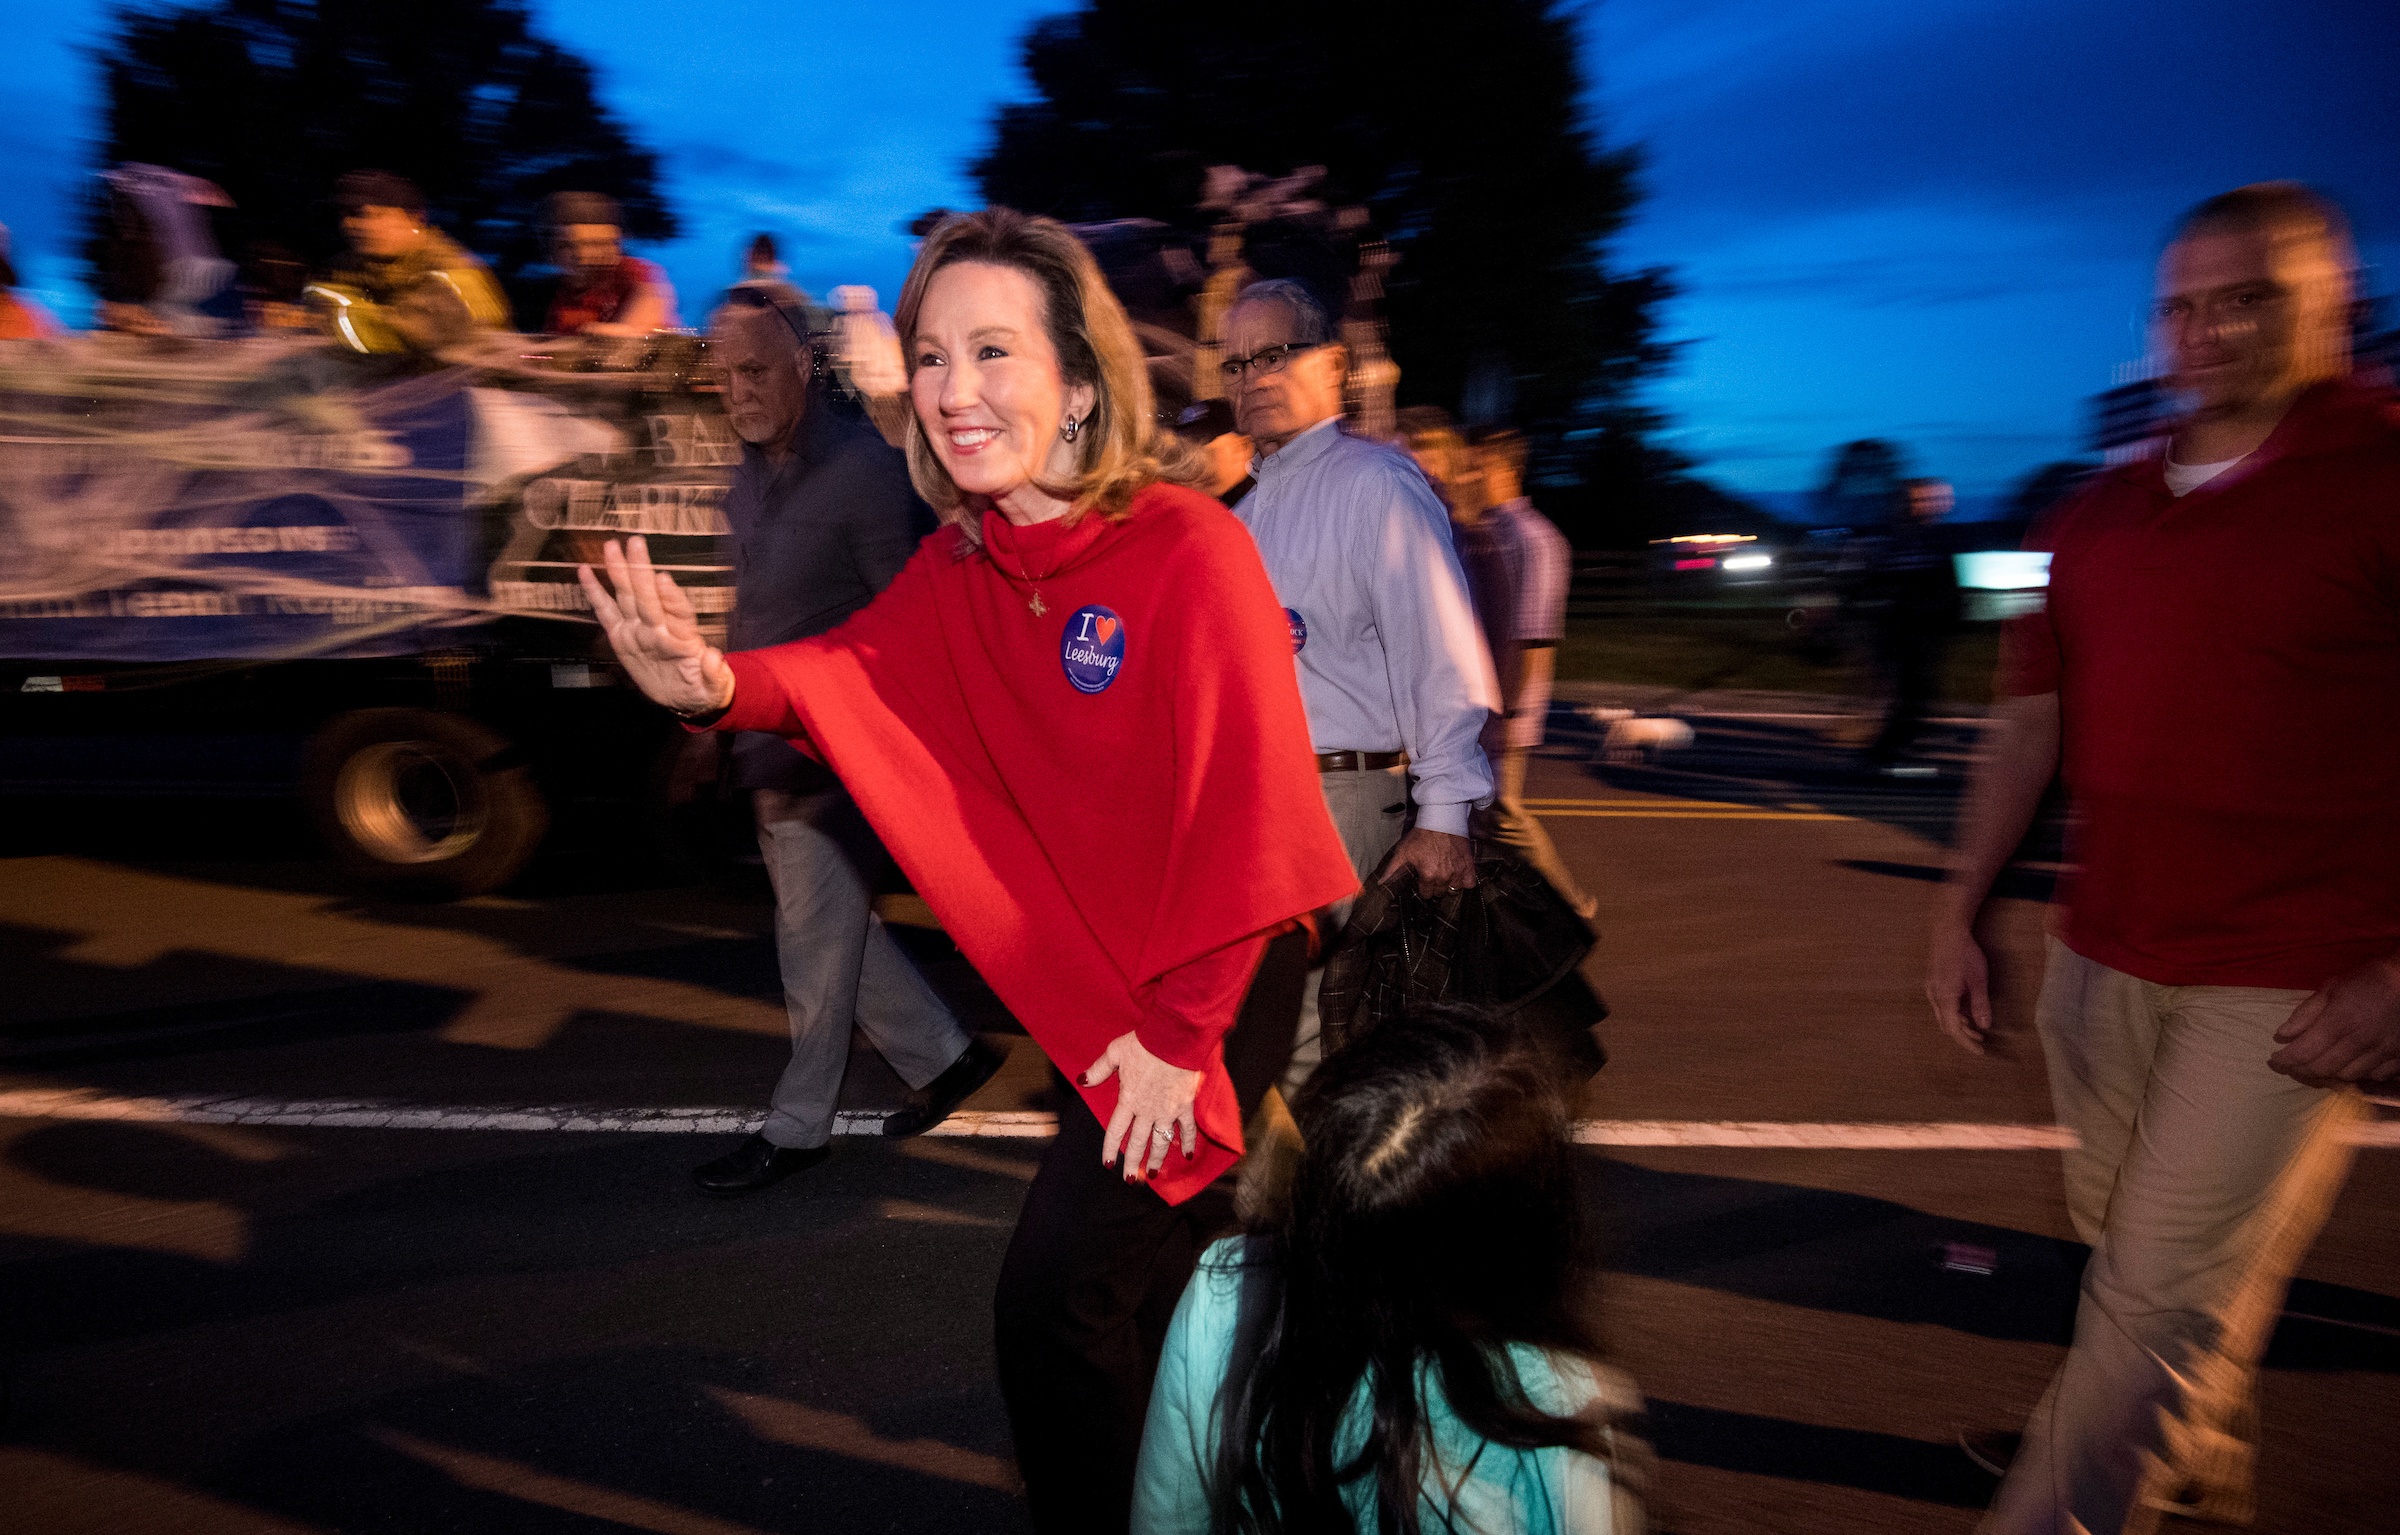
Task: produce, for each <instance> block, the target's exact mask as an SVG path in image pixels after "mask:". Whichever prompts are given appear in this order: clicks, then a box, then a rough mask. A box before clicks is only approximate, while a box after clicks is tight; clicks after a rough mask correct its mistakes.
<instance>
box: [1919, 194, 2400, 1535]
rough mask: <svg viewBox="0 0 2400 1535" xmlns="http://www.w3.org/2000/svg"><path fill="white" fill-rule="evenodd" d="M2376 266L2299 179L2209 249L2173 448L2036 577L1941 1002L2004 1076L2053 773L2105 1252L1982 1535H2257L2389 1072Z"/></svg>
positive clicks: (1963, 869)
mask: <svg viewBox="0 0 2400 1535" xmlns="http://www.w3.org/2000/svg"><path fill="white" fill-rule="evenodd" d="M2354 265H2355V258H2354V257H2353V255H2352V253H2351V249H2350V242H2349V236H2348V232H2347V229H2346V226H2345V224H2344V221H2343V219H2342V216H2341V213H2340V211H2339V210H2338V209H2336V208H2334V207H2333V206H2332V205H2331V204H2330V203H2328V202H2326V201H2325V200H2324V199H2323V198H2320V197H2318V196H2317V195H2316V194H2314V193H2312V192H2310V191H2308V190H2307V189H2306V188H2303V187H2300V186H2298V185H2296V184H2293V183H2289V182H2275V183H2266V184H2261V185H2258V186H2250V187H2243V188H2241V189H2239V190H2237V191H2233V192H2228V193H2226V194H2224V195H2223V196H2220V197H2216V198H2212V199H2210V200H2209V201H2208V202H2205V203H2202V204H2201V205H2200V206H2199V207H2198V208H2196V209H2194V210H2192V212H2190V213H2189V214H2187V215H2185V217H2184V219H2183V221H2182V223H2181V224H2180V225H2179V226H2178V230H2177V233H2176V236H2175V239H2174V241H2173V243H2172V244H2171V245H2169V247H2168V248H2167V251H2166V253H2165V255H2164V256H2163V258H2162V259H2161V260H2160V263H2159V279H2158V296H2159V298H2158V305H2157V309H2156V315H2155V318H2156V325H2157V335H2158V342H2159V346H2160V351H2161V353H2162V355H2163V356H2164V358H2165V360H2166V361H2167V363H2168V364H2169V366H2170V368H2171V370H2172V372H2171V377H2170V378H2169V380H2168V382H2169V383H2170V385H2171V386H2172V387H2173V389H2174V390H2175V392H2176V393H2177V394H2178V395H2179V396H2180V397H2181V399H2182V402H2183V404H2184V406H2185V411H2184V414H2182V415H2181V416H2179V417H2178V418H2177V419H2176V421H2175V423H2174V426H2173V431H2172V435H2171V436H2170V437H2169V438H2167V439H2166V442H2165V445H2164V448H2163V451H2160V452H2158V453H2155V454H2154V455H2153V456H2151V457H2149V458H2147V459H2145V460H2143V461H2141V462H2138V463H2132V464H2126V465H2123V466H2120V467H2118V468H2116V469H2113V470H2110V471H2108V472H2106V473H2104V474H2102V475H2100V476H2099V477H2098V478H2097V479H2096V480H2095V481H2094V482H2093V484H2092V485H2091V486H2090V487H2089V488H2088V489H2087V490H2086V491H2084V492H2083V493H2082V494H2081V495H2079V496H2078V497H2076V498H2075V499H2074V500H2073V501H2071V502H2069V503H2068V504H2067V505H2066V506H2065V507H2063V508H2062V509H2060V510H2059V511H2058V512H2057V513H2055V514H2054V515H2053V516H2052V517H2050V518H2049V519H2047V520H2046V522H2045V524H2044V525H2043V526H2042V527H2041V528H2039V529H2038V530H2037V531H2036V534H2035V536H2034V538H2033V540H2032V543H2031V547H2034V548H2038V549H2046V550H2048V551H2050V552H2051V575H2050V600H2049V605H2048V610H2047V612H2045V613H2042V614H2038V615H2035V616H2033V617H2030V618H2025V619H2020V620H2016V621H2014V622H2013V623H2012V624H2011V626H2010V631H2009V633H2008V635H2007V640H2006V644H2005V646H2004V651H2003V660H2002V668H2001V671H2002V675H2001V688H2000V691H2001V692H2002V694H2003V695H2004V696H2003V698H2002V700H2001V703H2000V706H1999V708H1998V710H1997V711H1996V714H1997V716H1998V719H1997V722H1996V723H1997V726H1998V728H1997V729H1996V731H1995V732H1994V736H1993V739H1992V743H1991V748H1990V753H1989V755H1988V757H1987V758H1986V760H1985V761H1984V763H1983V764H1982V767H1981V768H1980V770H1979V771H1978V773H1977V775H1976V781H1975V784H1974V786H1973V789H1972V791H1971V793H1970V795H1969V799H1968V805H1967V812H1966V816H1965V820H1964V822H1963V824H1962V827H1961V830H1960V835H1959V843H1958V850H1957V853H1956V855H1955V858H1954V860H1953V864H1952V872H1951V875H1950V881H1949V883H1948V885H1947V886H1946V887H1945V888H1944V889H1943V891H1942V893H1941V898H1940V900H1939V902H1938V906H1937V911H1936V915H1935V919H1934V926H1933V933H1932V946H1931V954H1930V959H1929V967H1928V971H1927V978H1926V994H1927V997H1928V998H1929V1000H1930V1001H1931V1002H1932V1004H1933V1009H1934V1013H1935V1016H1936V1018H1937V1019H1938V1020H1939V1022H1940V1024H1941V1026H1942V1028H1943V1029H1944V1030H1945V1031H1946V1032H1948V1033H1949V1034H1950V1035H1951V1036H1952V1037H1953V1038H1954V1039H1956V1040H1957V1041H1958V1042H1959V1043H1960V1044H1961V1045H1963V1046H1965V1047H1966V1048H1967V1049H1969V1050H1972V1051H1976V1052H1978V1053H1980V1052H1981V1051H1982V1050H1983V1048H1984V1045H1985V1041H1986V1039H1987V1037H1988V1035H1989V1031H1990V1029H1991V1004H1990V1000H1989V995H1988V988H1987V982H1986V968H1985V960H1984V955H1983V952H1982V950H1981V949H1979V948H1978V947H1977V945H1976V942H1975V939H1974V936H1973V931H1972V929H1973V924H1974V920H1975V917H1976V914H1977V912H1978V910H1979V909H1980V908H1981V906H1982V904H1983V901H1984V899H1985V897H1986V896H1987V895H1988V894H1989V893H1990V891H1991V887H1992V882H1993V880H1994V878H1995V877H1996V876H1997V875H1998V874H1999V872H2000V870H2001V869H2002V868H2003V867H2004V866H2005V865H2006V864H2007V862H2008V860H2009V857H2010V855H2011V854H2012V853H2013V851H2014V850H2015V848H2016V846H2017V844H2018V842H2019V841H2020V839H2021V838H2022V837H2023V836H2024V833H2025V831H2026V828H2027V827H2028V825H2029V824H2030V823H2031V821H2032V819H2033V816H2034V812H2035V809H2036V807H2037V805H2038V804H2039V802H2040V799H2041V796H2042V794H2043V792H2044V790H2045V789H2046V788H2047V787H2048V785H2049V783H2050V781H2051V779H2052V777H2053V776H2054V775H2060V774H2063V776H2064V779H2065V782H2066V786H2067V788H2068V790H2069V792H2070V794H2071V795H2072V797H2073V801H2074V806H2075V811H2076V846H2075V849H2074V853H2075V858H2076V861H2077V864H2078V866H2079V867H2078V870H2077V873H2076V875H2075V878H2074V880H2073V882H2072V885H2071V888H2070V889H2069V890H2068V892H2067V893H2066V896H2065V899H2064V901H2063V904H2062V907H2061V909H2060V910H2059V911H2058V912H2057V913H2055V921H2054V923H2053V937H2052V938H2051V939H2050V947H2049V957H2048V969H2047V973H2046V975H2045V978H2044V981H2043V985H2042V993H2041V998H2040V1001H2039V1003H2038V1004H2037V1006H2036V1022H2037V1025H2038V1028H2039V1030H2040V1033H2041V1037H2042V1046H2043V1051H2044V1054H2045V1056H2046V1058H2047V1061H2048V1065H2049V1074H2050V1083H2051V1092H2052V1096H2053V1099H2054V1100H2055V1102H2056V1105H2057V1109H2058V1113H2059V1116H2060V1118H2061V1120H2062V1121H2063V1122H2064V1123H2065V1124H2066V1125H2067V1126H2068V1127H2070V1128H2072V1129H2073V1130H2074V1131H2075V1132H2076V1133H2077V1135H2078V1136H2079V1137H2080V1139H2081V1142H2082V1144H2081V1147H2080V1148H2079V1149H2078V1150H2075V1151H2072V1152H2069V1153H2068V1154H2067V1156H2066V1181H2067V1203H2068V1208H2069V1211H2070V1213H2071V1215H2072V1217H2073V1219H2074V1222H2075V1227H2076V1230H2077V1232H2078V1233H2079V1234H2080V1235H2081V1236H2082V1237H2083V1238H2084V1239H2085V1240H2086V1241H2087V1242H2089V1243H2090V1244H2091V1246H2092V1256H2091V1261H2090V1264H2089V1266H2088V1267H2087V1268H2086V1269H2085V1272H2084V1280H2083V1294H2082V1300H2081V1304H2080V1307H2079V1309H2078V1312H2077V1316H2076V1323H2075V1342H2074V1347H2073V1348H2072V1349H2071V1350H2070V1351H2069V1353H2068V1355H2067V1359H2066V1361H2065V1363H2064V1364H2062V1365H2061V1366H2060V1368H2059V1371H2058V1374H2057V1375H2056V1377H2055V1378H2054V1379H2053V1380H2052V1381H2051V1384H2050V1388H2049V1391H2048V1393H2047V1394H2046V1395H2045V1396H2044V1397H2043V1398H2042V1401H2041V1404H2040V1405H2039V1406H2038V1407H2036V1408H2035V1409H2034V1414H2033V1417H2032V1419H2031V1420H2030V1421H2029V1422H2028V1423H2027V1425H2026V1429H2025V1433H2024V1435H2023V1439H2022V1443H2021V1445H2019V1446H2018V1447H2017V1448H2016V1449H2015V1451H2014V1458H2013V1462H2011V1463H2009V1464H2008V1466H2007V1474H2006V1476H2005V1478H2004V1480H2003V1481H2002V1483H2001V1487H2000V1491H1999V1493H1998V1495H1997V1497H1996V1498H1995V1499H1994V1502H1993V1505H1992V1512H1991V1514H1990V1516H1989V1518H1988V1519H1987V1521H1986V1523H1985V1525H1984V1528H1985V1530H1986V1531H1990V1532H2004V1535H2033V1532H2041V1535H2051V1532H2059V1535H2064V1532H2067V1531H2078V1532H2082V1531H2089V1532H2091V1535H2121V1532H2126V1531H2148V1530H2150V1529H2152V1528H2153V1527H2155V1525H2156V1524H2157V1522H2158V1520H2159V1519H2160V1517H2161V1515H2162V1512H2166V1511H2173V1512H2180V1513H2186V1514H2193V1515H2198V1516H2200V1517H2204V1518H2216V1519H2223V1520H2229V1521H2243V1520H2246V1519H2247V1518H2248V1516H2249V1514H2250V1512H2251V1501H2252V1500H2251V1470H2252V1459H2253V1456H2254V1453H2255V1445H2256V1439H2257V1409H2256V1404H2255V1401H2254V1396H2253V1391H2254V1384H2255V1376H2256V1371H2257V1361H2258V1357H2259V1354H2260V1352H2261V1351H2262V1350H2263V1349H2264V1347H2265V1345H2266V1342H2267V1339H2268V1336H2269V1335H2270V1333H2271V1332H2272V1330H2273V1327H2274V1322H2275V1319H2276V1317H2277V1315H2278V1314H2279V1312H2280V1310H2281V1307H2282V1302H2283V1294H2284V1290H2285V1286H2286V1284H2287V1282H2288V1281H2289V1279H2290V1276H2291V1273H2292V1270H2293V1268H2294V1267H2295V1266H2296V1265H2297V1264H2298V1262H2299V1260H2300V1258H2301V1256H2302V1255H2303V1254H2304V1253H2305V1252H2306V1250H2307V1248H2308V1246H2309V1244H2310V1242H2311V1241H2313V1240H2314V1238H2315V1236H2316V1233H2317V1231H2318V1229H2319V1227H2320V1226H2321V1225H2322V1224H2323V1223H2324V1220H2325V1216H2326V1213H2327V1211H2328V1209H2329V1208H2330V1207H2331V1205H2332V1203H2333V1199H2334V1196H2335V1194H2336V1193H2337V1192H2338V1191H2339V1189H2340V1187H2341V1183H2342V1179H2343V1177H2344V1175H2345V1173H2346V1172H2347V1170H2348V1166H2349V1157H2350V1152H2349V1148H2348V1144H2347V1139H2348V1138H2347V1134H2346V1132H2347V1131H2348V1130H2349V1128H2350V1127H2351V1126H2352V1124H2353V1123H2354V1122H2355V1121H2356V1120H2358V1119H2359V1118H2361V1117H2362V1116H2363V1114H2364V1113H2365V1112H2366V1111H2365V1107H2364V1104H2363V1101H2362V1099H2361V1097H2360V1096H2359V1094H2358V1092H2357V1091H2356V1086H2357V1084H2360V1083H2365V1082H2378V1081H2388V1080H2389V1079H2391V1078H2393V1077H2395V1076H2400V711H2395V710H2394V709H2393V707H2392V701H2393V700H2394V699H2395V698H2400V415H2396V414H2395V405H2394V400H2393V397H2392V396H2391V395H2390V394H2389V393H2388V392H2386V391H2381V390H2374V389H2369V388H2366V387H2363V386H2362V385H2360V384H2357V383H2355V382H2353V381H2352V379H2351V377H2350V362H2349V326H2350V316H2351V269H2352V267H2353V266H2354ZM1970 1448H1971V1449H1972V1448H1973V1447H1972V1446H1971V1447H1970ZM1987 1453H1988V1450H1987ZM1979 1458H1983V1457H1979Z"/></svg>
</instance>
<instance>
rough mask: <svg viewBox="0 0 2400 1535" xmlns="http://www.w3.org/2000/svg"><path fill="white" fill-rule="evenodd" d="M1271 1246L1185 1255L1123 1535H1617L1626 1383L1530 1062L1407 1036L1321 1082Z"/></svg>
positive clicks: (1256, 1239) (1636, 1519)
mask: <svg viewBox="0 0 2400 1535" xmlns="http://www.w3.org/2000/svg"><path fill="white" fill-rule="evenodd" d="M1294 1112H1295V1117H1296V1118H1297V1119H1298V1121H1299V1125H1300V1131H1301V1135H1302V1136H1303V1138H1304V1140H1305V1141H1306V1146H1307V1149H1306V1152H1305V1153H1304V1156H1303V1159H1302V1161H1301V1164H1300V1170H1299V1174H1298V1177H1297V1179H1296V1181H1295V1183H1294V1186H1293V1190H1292V1197H1291V1202H1290V1205H1289V1207H1288V1210H1287V1212H1286V1214H1285V1215H1284V1217H1283V1219H1282V1220H1281V1222H1280V1223H1279V1224H1278V1225H1277V1226H1276V1228H1275V1229H1273V1230H1271V1231H1267V1232H1262V1233H1257V1234H1253V1235H1251V1236H1248V1237H1235V1238H1229V1239H1228V1240H1226V1241H1222V1242H1219V1243H1217V1244H1216V1245H1215V1246H1213V1247H1211V1248H1210V1249H1209V1251H1208V1252H1207V1254H1206V1255H1205V1256H1204V1257H1203V1258H1202V1259H1201V1262H1200V1267H1199V1270H1198V1272H1197V1273H1196V1274H1195V1275H1194V1276H1193V1278H1192V1282H1191V1285H1190V1287H1189V1288H1188V1289H1186V1290H1185V1292H1184V1295H1183V1301H1182V1304H1181V1305H1180V1306H1179V1307H1178V1308H1177V1310H1176V1313H1175V1320H1174V1323H1173V1326H1172V1328H1171V1330H1170V1332H1169V1334H1168V1339H1167V1346H1166V1354H1165V1357H1164V1359H1163V1360H1162V1361H1161V1363H1160V1366H1159V1373H1158V1383H1157V1386H1156V1388H1155V1390H1154V1391H1153V1392H1152V1394H1151V1398H1150V1414H1149V1422H1148V1426H1147V1429H1146V1430H1145V1432H1144V1435H1143V1440H1142V1457H1141V1469H1140V1474H1139V1479H1138V1481H1137V1483H1136V1487H1135V1494H1134V1517H1133V1528H1134V1530H1135V1531H1136V1532H1137V1535H1168V1532H1191V1535H1200V1532H1204V1531H1205V1532H1212V1535H1234V1532H1239V1535H1282V1532H1286V1531H1300V1530H1308V1531H1325V1530H1343V1529H1356V1530H1361V1531H1392V1532H1398V1535H1421V1532H1424V1531H1429V1530H1442V1531H1469V1530H1471V1531H1475V1532H1478V1535H1501V1532H1512V1535H1517V1532H1521V1535H1568V1532H1572V1535H1638V1532H1639V1531H1640V1530H1641V1529H1642V1527H1643V1516H1642V1512H1641V1504H1640V1501H1639V1498H1638V1492H1637V1486H1636V1484H1637V1483H1638V1482H1639V1481H1640V1478H1639V1476H1636V1475H1628V1474H1627V1468H1626V1462H1627V1461H1628V1460H1629V1459H1631V1458H1633V1457H1635V1456H1640V1455H1645V1454H1646V1453H1647V1451H1646V1449H1645V1448H1644V1447H1642V1446H1641V1445H1640V1443H1639V1441H1638V1440H1635V1439H1633V1438H1631V1437H1630V1436H1629V1435H1625V1434H1622V1433H1621V1432H1620V1431H1619V1429H1618V1427H1617V1425H1618V1424H1619V1423H1620V1422H1621V1421H1622V1420H1623V1419H1624V1418H1626V1417H1627V1416H1628V1415H1629V1414H1630V1413H1633V1412H1636V1411H1638V1410H1639V1399H1638V1397H1637V1396H1636V1394H1635V1392H1634V1390H1633V1387H1632V1383H1631V1382H1630V1381H1629V1380H1627V1379H1626V1378H1625V1377H1624V1376H1623V1375H1622V1374H1620V1373H1619V1372H1617V1371H1614V1370H1612V1369H1609V1368H1608V1367H1606V1366H1605V1365H1602V1364H1601V1363H1600V1362H1599V1360H1600V1350H1599V1346H1598V1342H1597V1340H1596V1339H1595V1338H1594V1336H1593V1334H1592V1331H1591V1328H1590V1326H1589V1324H1588V1323H1587V1322H1586V1321H1585V1320H1584V1318H1583V1316H1582V1315H1581V1314H1580V1312H1579V1309H1578V1306H1577V1304H1576V1302H1577V1295H1576V1292H1577V1290H1578V1288H1579V1284H1580V1280H1581V1278H1582V1276H1583V1272H1584V1266H1583V1255H1582V1245H1583V1244H1582V1235H1581V1219H1580V1205H1579V1201H1578V1199H1577V1196H1576V1189H1575V1179H1574V1168H1573V1165H1572V1162H1571V1153H1570V1152H1569V1150H1568V1148H1567V1142H1566V1135H1565V1131H1566V1124H1565V1110H1564V1105H1563V1104H1562V1103H1561V1101H1560V1099H1559V1097H1558V1095H1557V1093H1556V1091H1555V1090H1554V1089H1553V1088H1552V1087H1551V1086H1550V1085H1549V1081H1548V1077H1547V1075H1546V1074H1545V1073H1544V1071H1543V1070H1542V1068H1541V1065H1540V1059H1539V1057H1538V1055H1536V1054H1534V1053H1533V1052H1531V1051H1529V1050H1527V1049H1525V1048H1523V1047H1521V1046H1517V1045H1512V1044H1509V1043H1507V1042H1506V1039H1505V1036H1497V1035H1495V1033H1494V1030H1493V1028H1492V1026H1491V1025H1490V1024H1489V1023H1486V1022H1480V1021H1476V1020H1470V1019H1466V1018H1463V1017H1459V1016H1455V1015H1451V1016H1442V1015H1434V1016H1424V1015H1420V1016H1417V1017H1414V1018H1411V1019H1409V1020H1406V1021H1404V1022H1401V1023H1395V1024H1392V1025H1388V1026H1386V1027H1385V1028H1382V1029H1379V1030H1377V1031H1376V1032H1375V1033H1373V1034H1371V1035H1369V1036H1367V1037H1366V1038H1365V1039H1363V1040H1361V1041H1359V1042H1358V1043H1357V1044H1355V1045H1353V1046H1351V1047H1350V1048H1348V1049H1345V1050H1343V1051H1341V1052H1340V1053H1338V1054H1337V1055H1335V1056H1334V1057H1333V1058H1332V1059H1331V1060H1329V1061H1327V1062H1326V1063H1325V1064H1324V1065H1323V1066H1322V1067H1321V1068H1320V1069H1319V1070H1318V1071H1317V1073H1316V1075H1315V1076H1313V1077H1312V1078H1311V1079H1310V1080H1309V1083H1308V1085H1307V1087H1306V1088H1305V1089H1303V1090H1302V1092H1301V1095H1300V1100H1299V1103H1298V1104H1297V1105H1296V1107H1295V1111H1294Z"/></svg>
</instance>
